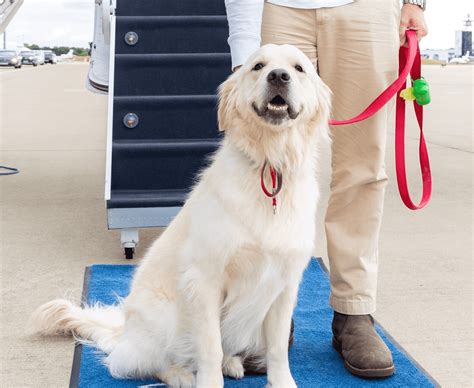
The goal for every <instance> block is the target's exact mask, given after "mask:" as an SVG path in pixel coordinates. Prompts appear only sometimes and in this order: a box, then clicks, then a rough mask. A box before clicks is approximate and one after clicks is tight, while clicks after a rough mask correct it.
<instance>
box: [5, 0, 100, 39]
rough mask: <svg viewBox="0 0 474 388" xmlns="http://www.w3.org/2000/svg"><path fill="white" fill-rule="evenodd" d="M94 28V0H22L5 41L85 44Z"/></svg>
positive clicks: (90, 37)
mask: <svg viewBox="0 0 474 388" xmlns="http://www.w3.org/2000/svg"><path fill="white" fill-rule="evenodd" d="M93 30H94V0H25V2H24V3H23V5H22V6H21V7H20V9H19V10H18V13H17V14H16V15H15V17H14V18H13V20H12V21H11V23H10V25H9V26H8V28H7V40H8V41H9V42H16V43H36V44H39V45H40V46H77V47H88V42H90V41H91V40H92V35H93Z"/></svg>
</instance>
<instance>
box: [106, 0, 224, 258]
mask: <svg viewBox="0 0 474 388" xmlns="http://www.w3.org/2000/svg"><path fill="white" fill-rule="evenodd" d="M227 36H228V27H227V19H226V16H225V5H224V1H223V0H179V1H177V0H133V1H132V0H117V1H116V8H115V13H113V12H112V16H111V35H110V41H111V48H110V50H111V51H110V58H111V59H112V60H111V64H110V71H109V77H110V78H109V120H108V121H109V122H108V141H107V173H106V175H107V177H106V200H107V217H108V226H109V229H121V230H122V246H123V247H124V250H125V255H126V257H127V258H132V257H133V252H134V249H135V246H136V244H137V243H138V228H144V227H162V226H167V225H168V224H169V222H170V221H171V220H172V219H173V217H174V216H175V215H176V213H177V212H178V211H179V209H180V207H181V206H182V205H183V202H184V199H185V197H186V194H187V193H188V191H189V189H190V187H191V185H192V183H193V181H194V177H195V175H196V173H197V172H198V171H199V170H200V169H201V168H202V167H203V166H204V164H205V159H206V156H207V155H208V154H209V153H211V152H213V151H215V150H216V149H217V147H218V144H219V133H218V129H217V120H216V117H217V114H216V113H217V112H216V105H217V97H216V90H217V87H218V85H219V84H220V83H221V82H222V81H224V79H225V78H226V77H227V76H228V75H229V73H230V69H231V61H230V54H229V48H228V45H227ZM204 221H205V220H203V222H204Z"/></svg>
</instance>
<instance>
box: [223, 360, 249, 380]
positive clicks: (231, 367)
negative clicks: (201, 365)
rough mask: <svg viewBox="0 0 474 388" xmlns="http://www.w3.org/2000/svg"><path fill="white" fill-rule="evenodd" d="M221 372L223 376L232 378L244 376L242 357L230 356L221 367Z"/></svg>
mask: <svg viewBox="0 0 474 388" xmlns="http://www.w3.org/2000/svg"><path fill="white" fill-rule="evenodd" d="M222 373H223V374H224V376H229V377H233V378H234V379H241V378H242V377H244V365H243V363H242V357H239V356H234V357H231V358H230V359H229V360H228V361H227V362H226V363H225V364H224V366H223V367H222Z"/></svg>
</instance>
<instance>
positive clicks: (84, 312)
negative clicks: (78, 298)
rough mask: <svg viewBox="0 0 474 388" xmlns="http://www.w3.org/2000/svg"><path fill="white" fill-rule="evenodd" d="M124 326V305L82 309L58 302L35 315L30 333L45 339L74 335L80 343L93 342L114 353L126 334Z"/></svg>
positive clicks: (47, 305) (39, 308)
mask: <svg viewBox="0 0 474 388" xmlns="http://www.w3.org/2000/svg"><path fill="white" fill-rule="evenodd" d="M124 322H125V319H124V315H123V312H122V308H121V306H120V305H116V306H102V305H99V304H97V305H95V306H86V307H84V308H81V307H79V306H76V305H74V304H73V303H72V302H70V301H69V300H66V299H55V300H52V301H51V302H48V303H45V304H43V305H42V306H40V307H38V309H37V310H36V311H35V312H34V313H33V315H32V317H31V319H30V331H31V332H32V333H38V334H41V335H45V336H51V335H73V336H74V337H76V338H77V339H78V341H80V342H92V343H93V344H94V345H95V346H96V347H98V348H99V349H101V350H103V351H104V352H106V353H110V352H111V351H112V350H113V348H114V347H115V345H116V343H117V342H118V339H119V338H120V335H121V334H122V332H123V327H124Z"/></svg>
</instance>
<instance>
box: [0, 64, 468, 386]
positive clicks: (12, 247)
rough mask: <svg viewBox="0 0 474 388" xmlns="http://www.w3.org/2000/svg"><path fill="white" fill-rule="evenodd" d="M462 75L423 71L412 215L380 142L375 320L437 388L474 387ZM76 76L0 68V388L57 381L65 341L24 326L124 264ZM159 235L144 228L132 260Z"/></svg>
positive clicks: (87, 101) (89, 99)
mask: <svg viewBox="0 0 474 388" xmlns="http://www.w3.org/2000/svg"><path fill="white" fill-rule="evenodd" d="M473 71H474V66H469V65H465V66H463V65H458V66H447V67H439V66H425V67H424V69H423V72H424V75H425V78H427V79H428V80H429V82H430V85H431V90H432V96H433V102H432V104H431V105H429V106H428V107H427V108H426V110H425V128H426V130H425V131H426V137H427V140H428V147H429V151H430V156H431V163H432V171H433V185H434V192H433V198H432V201H431V203H430V204H429V205H428V207H427V208H425V209H423V210H420V211H417V212H413V211H410V210H408V209H406V208H405V207H404V205H403V204H402V202H401V200H400V198H399V195H398V191H397V187H396V180H395V175H394V171H395V170H394V163H393V159H394V156H393V137H394V135H393V131H391V132H390V133H389V135H388V141H389V143H388V145H387V159H386V160H387V170H388V173H389V177H390V183H389V187H388V189H387V195H386V202H385V214H384V221H383V226H382V232H381V243H380V255H379V261H380V276H379V293H378V309H377V313H376V314H375V317H376V319H377V320H378V321H379V322H380V323H381V324H382V325H383V326H384V327H385V328H386V329H387V331H388V332H389V333H390V334H391V335H392V336H394V337H395V339H396V340H397V341H399V342H400V344H401V345H402V346H404V347H405V349H406V350H407V351H408V352H409V353H410V354H411V355H412V356H413V357H414V358H415V359H416V360H417V361H418V362H419V363H420V364H421V365H422V366H423V367H424V368H425V369H426V370H427V371H428V372H429V373H430V374H431V375H432V376H433V377H434V378H435V379H437V380H438V381H439V382H440V383H441V385H442V386H443V387H453V388H459V387H472V384H473V376H472V360H473V358H472V357H473V325H472V322H473V321H472V319H473V305H472V302H473V299H472V298H473V289H472V281H473V266H472V257H473V250H472V237H473V235H472V222H473V218H472V172H473V158H472V155H473V143H472V135H473V113H472V107H473V75H474V72H473ZM86 74H87V66H86V65H85V64H80V63H61V64H58V65H54V66H52V65H45V66H39V67H38V68H32V67H25V66H24V67H23V68H22V69H20V70H14V69H9V68H0V164H4V165H8V166H14V167H17V168H19V169H20V171H21V172H20V174H18V175H14V176H2V177H0V211H1V214H0V215H1V218H0V247H1V251H0V253H1V295H2V296H1V298H2V299H1V314H2V315H1V325H2V326H1V330H0V333H1V337H0V338H1V365H2V366H1V369H2V375H1V380H0V381H1V386H2V387H8V388H10V387H65V386H68V384H69V376H70V372H71V363H72V355H73V341H72V340H71V339H67V338H66V339H65V338H55V339H50V338H48V339H38V338H30V337H28V336H27V334H26V331H25V326H26V322H27V318H28V316H29V314H30V313H31V312H32V311H33V310H34V308H35V307H37V306H38V305H39V304H40V303H43V302H46V301H48V300H50V299H53V298H56V297H61V296H63V295H64V294H65V293H66V290H67V294H68V295H71V296H72V297H73V298H75V299H76V300H79V298H80V294H81V290H82V281H83V274H84V268H85V267H86V266H88V265H91V264H94V263H119V264H124V263H125V260H124V259H123V255H122V251H121V249H120V243H119V234H118V233H117V232H111V231H108V230H107V226H106V211H105V204H104V199H103V197H104V171H105V146H106V110H107V107H106V104H107V98H106V97H105V96H100V95H94V94H92V93H90V92H88V91H86V89H85V79H86ZM410 116H411V119H410V120H409V127H408V140H407V159H408V160H407V165H408V169H409V175H410V185H411V186H410V188H412V191H413V197H414V198H418V196H419V192H420V182H419V173H418V164H417V163H418V161H417V146H418V143H417V139H418V133H417V132H416V127H415V126H414V124H413V122H414V121H413V117H412V115H411V114H410ZM321 162H322V165H323V166H325V168H324V169H323V171H322V173H321V186H322V191H323V200H322V203H321V210H320V212H319V216H318V225H319V233H318V236H317V241H318V245H317V246H318V249H317V252H316V254H318V255H321V256H323V257H324V258H326V252H325V249H324V246H325V242H324V228H323V226H322V219H323V215H324V206H325V201H326V200H327V195H328V184H329V179H328V177H329V171H328V166H329V153H328V150H327V149H325V150H323V157H322V158H321ZM157 234H159V230H156V229H147V230H143V231H141V233H140V238H141V244H140V246H139V248H138V252H137V257H136V260H135V262H138V261H139V260H140V258H141V257H142V256H143V253H144V252H145V248H146V246H148V245H149V244H150V242H151V241H152V239H153V238H154V237H155V236H156V235H157ZM296 330H298V328H296ZM329 340H330V339H328V341H329ZM315 362H317V361H316V360H315Z"/></svg>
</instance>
